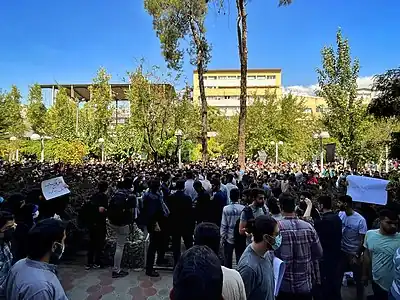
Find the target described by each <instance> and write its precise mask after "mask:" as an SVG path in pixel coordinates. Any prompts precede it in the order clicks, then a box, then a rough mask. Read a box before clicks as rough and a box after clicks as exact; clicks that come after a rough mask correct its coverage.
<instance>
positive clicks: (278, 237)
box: [271, 233, 282, 251]
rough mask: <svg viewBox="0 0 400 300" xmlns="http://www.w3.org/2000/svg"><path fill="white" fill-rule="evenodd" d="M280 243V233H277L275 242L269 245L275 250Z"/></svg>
mask: <svg viewBox="0 0 400 300" xmlns="http://www.w3.org/2000/svg"><path fill="white" fill-rule="evenodd" d="M281 244H282V235H281V234H280V233H279V235H277V236H276V237H275V244H273V245H271V246H272V250H274V251H275V250H277V249H279V247H280V246H281Z"/></svg>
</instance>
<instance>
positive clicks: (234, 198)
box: [229, 189, 240, 203]
mask: <svg viewBox="0 0 400 300" xmlns="http://www.w3.org/2000/svg"><path fill="white" fill-rule="evenodd" d="M229 198H230V199H231V202H233V203H236V202H238V201H239V198H240V191H239V189H231V191H230V193H229Z"/></svg>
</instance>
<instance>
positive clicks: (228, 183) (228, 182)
mask: <svg viewBox="0 0 400 300" xmlns="http://www.w3.org/2000/svg"><path fill="white" fill-rule="evenodd" d="M233 182H234V178H233V175H232V174H228V175H226V185H225V187H226V195H227V198H228V204H229V203H230V202H231V198H230V195H231V191H232V190H233V189H238V187H237V186H236V184H234V183H233Z"/></svg>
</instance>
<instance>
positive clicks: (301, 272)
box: [275, 217, 322, 294]
mask: <svg viewBox="0 0 400 300" xmlns="http://www.w3.org/2000/svg"><path fill="white" fill-rule="evenodd" d="M278 224H279V229H280V232H281V235H282V244H281V247H280V248H279V249H278V250H276V251H275V255H276V257H278V258H280V259H281V260H283V261H284V262H285V263H286V271H285V274H284V275H283V279H282V285H281V288H280V291H282V292H286V293H292V294H303V293H309V292H311V290H312V287H313V280H317V279H318V277H319V274H317V273H319V272H318V263H317V260H318V259H321V258H322V247H321V243H320V241H319V238H318V234H317V232H316V231H315V229H314V228H313V227H312V225H311V224H309V223H307V222H305V221H303V220H300V219H298V218H297V217H285V218H284V219H283V220H281V221H279V222H278ZM317 281H318V280H317Z"/></svg>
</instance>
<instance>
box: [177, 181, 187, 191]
mask: <svg viewBox="0 0 400 300" xmlns="http://www.w3.org/2000/svg"><path fill="white" fill-rule="evenodd" d="M176 189H177V190H178V191H183V190H184V189H185V180H182V179H179V180H178V181H177V182H176Z"/></svg>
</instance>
